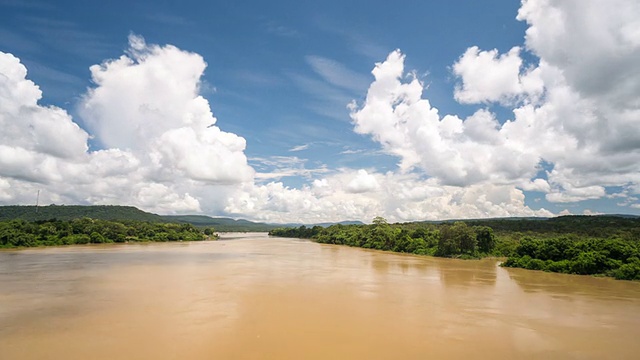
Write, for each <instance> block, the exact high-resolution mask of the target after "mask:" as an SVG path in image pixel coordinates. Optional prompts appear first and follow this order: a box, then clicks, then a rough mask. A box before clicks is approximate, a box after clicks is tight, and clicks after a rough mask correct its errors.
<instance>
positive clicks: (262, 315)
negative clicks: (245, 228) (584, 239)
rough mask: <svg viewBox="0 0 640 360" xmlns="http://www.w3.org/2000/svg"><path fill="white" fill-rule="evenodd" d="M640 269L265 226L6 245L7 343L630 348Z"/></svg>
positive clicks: (198, 349)
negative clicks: (508, 263) (179, 237)
mask: <svg viewBox="0 0 640 360" xmlns="http://www.w3.org/2000/svg"><path fill="white" fill-rule="evenodd" d="M639 335H640V283H637V282H627V281H616V280H612V279H608V278H594V277H587V276H576V275H562V274H550V273H544V272H536V271H528V270H521V269H504V268H500V267H499V266H497V261H496V260H480V261H475V260H452V259H439V258H433V257H420V256H412V255H403V254H394V253H388V252H379V251H370V250H364V249H358V248H349V247H343V246H335V245H324V244H317V243H313V242H310V241H305V240H296V239H283V238H269V237H267V236H266V235H265V234H227V235H224V236H223V237H222V239H221V241H212V242H191V243H188V242H180V243H145V244H121V245H93V246H73V247H56V248H37V249H24V250H16V251H0V359H3V360H5V359H6V360H12V359H29V360H30V359H98V360H99V359H160V360H162V359H191V360H198V359H483V358H486V359H507V358H518V359H604V358H608V359H637V358H638V356H639V355H638V354H640V341H638V336H639Z"/></svg>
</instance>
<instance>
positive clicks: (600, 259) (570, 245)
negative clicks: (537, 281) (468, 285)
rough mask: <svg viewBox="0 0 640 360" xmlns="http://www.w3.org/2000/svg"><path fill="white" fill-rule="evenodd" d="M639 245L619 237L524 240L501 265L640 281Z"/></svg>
mask: <svg viewBox="0 0 640 360" xmlns="http://www.w3.org/2000/svg"><path fill="white" fill-rule="evenodd" d="M639 258H640V245H639V243H638V241H637V240H632V239H629V240H622V239H620V238H612V239H603V238H579V237H571V236H562V237H552V238H533V237H526V238H524V239H522V241H521V242H520V244H519V245H518V246H517V247H516V249H515V252H514V254H512V256H510V257H509V258H508V259H507V261H505V262H504V263H503V264H502V265H503V266H506V267H519V268H524V269H530V270H543V271H551V272H560V273H567V274H580V275H606V276H612V277H614V278H616V279H625V280H640V260H638V259H639Z"/></svg>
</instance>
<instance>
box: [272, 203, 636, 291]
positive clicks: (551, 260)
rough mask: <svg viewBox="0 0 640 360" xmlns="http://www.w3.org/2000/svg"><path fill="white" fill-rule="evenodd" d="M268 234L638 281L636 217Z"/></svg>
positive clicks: (382, 224)
mask: <svg viewBox="0 0 640 360" xmlns="http://www.w3.org/2000/svg"><path fill="white" fill-rule="evenodd" d="M269 234H270V235H274V236H284V237H297V238H307V239H312V240H314V241H317V242H320V243H327V244H338V245H348V246H357V247H363V248H370V249H377V250H387V251H396V252H403V253H412V254H418V255H432V256H441V257H458V258H465V259H473V258H481V257H487V256H496V257H506V258H507V260H506V261H505V262H504V263H503V266H509V267H520V268H525V269H531V270H543V271H551V272H561V273H570V274H584V275H603V276H612V277H615V278H616V279H625V280H640V218H637V217H621V216H562V217H558V218H551V219H516V220H511V219H491V220H470V221H456V222H439V223H435V222H431V223H425V222H422V223H404V224H388V223H387V222H386V220H385V219H383V218H380V217H377V218H375V219H374V221H373V224H371V225H333V226H329V227H327V228H323V227H320V226H315V227H305V226H301V227H299V228H279V229H275V230H272V231H271V232H270V233H269Z"/></svg>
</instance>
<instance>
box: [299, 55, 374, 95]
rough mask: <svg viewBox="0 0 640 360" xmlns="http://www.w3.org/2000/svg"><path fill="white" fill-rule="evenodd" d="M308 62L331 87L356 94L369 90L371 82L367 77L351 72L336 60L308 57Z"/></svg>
mask: <svg viewBox="0 0 640 360" xmlns="http://www.w3.org/2000/svg"><path fill="white" fill-rule="evenodd" d="M306 60H307V63H309V65H311V68H312V69H313V71H315V72H316V73H317V74H318V75H320V76H321V77H322V78H323V79H324V80H325V81H327V82H328V83H330V84H331V85H334V86H337V87H340V88H343V89H345V90H350V91H353V92H356V93H357V92H361V91H363V90H364V89H366V88H367V84H368V82H369V81H368V79H367V77H365V76H363V75H361V74H358V73H356V72H354V71H352V70H349V69H348V68H347V67H346V66H344V65H343V64H341V63H339V62H337V61H335V60H331V59H327V58H325V57H321V56H307V58H306Z"/></svg>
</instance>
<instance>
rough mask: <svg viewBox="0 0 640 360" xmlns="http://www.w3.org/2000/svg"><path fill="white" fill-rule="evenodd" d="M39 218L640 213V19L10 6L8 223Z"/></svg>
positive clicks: (612, 11)
mask: <svg viewBox="0 0 640 360" xmlns="http://www.w3.org/2000/svg"><path fill="white" fill-rule="evenodd" d="M38 194H39V195H38ZM36 201H37V202H39V204H41V205H46V204H57V205H75V204H80V205H91V204H100V205H102V204H110V205H132V206H136V207H139V208H141V209H143V210H146V211H151V212H155V213H159V214H205V215H210V216H224V217H233V218H244V219H249V220H254V221H264V222H270V223H291V222H298V223H318V222H326V221H342V220H360V221H364V222H371V220H372V219H373V218H374V217H376V216H382V217H385V218H386V219H387V220H388V221H390V222H406V221H416V220H441V219H465V218H489V217H511V216H526V217H529V216H557V215H565V214H585V215H591V214H600V213H616V214H637V215H638V214H640V3H639V2H638V1H637V0H524V1H522V2H517V1H506V0H490V1H475V0H452V1H446V2H445V1H402V0H399V1H395V2H388V1H385V2H383V1H359V0H356V1H343V0H342V1H335V0H327V1H322V2H303V1H288V0H287V1H283V0H274V1H269V2H266V1H249V0H238V1H224V2H223V1H202V0H199V1H197V0H184V1H181V2H169V1H126V2H125V1H120V0H114V1H108V2H105V1H94V0H83V1H69V0H56V1H32V0H0V204H3V205H8V204H23V205H29V204H35V203H36Z"/></svg>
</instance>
